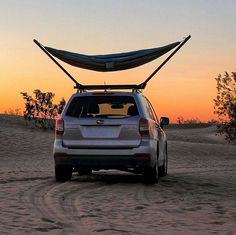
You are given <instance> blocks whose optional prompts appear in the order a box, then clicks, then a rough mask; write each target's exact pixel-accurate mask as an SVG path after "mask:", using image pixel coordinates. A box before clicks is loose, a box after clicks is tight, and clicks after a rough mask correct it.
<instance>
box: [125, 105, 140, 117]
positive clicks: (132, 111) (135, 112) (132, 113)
mask: <svg viewBox="0 0 236 235" xmlns="http://www.w3.org/2000/svg"><path fill="white" fill-rule="evenodd" d="M127 114H128V115H129V116H136V115H138V110H137V107H136V106H134V105H132V106H130V107H129V108H128V113H127Z"/></svg>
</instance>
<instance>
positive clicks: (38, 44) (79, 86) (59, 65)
mask: <svg viewBox="0 0 236 235" xmlns="http://www.w3.org/2000/svg"><path fill="white" fill-rule="evenodd" d="M34 43H35V44H36V45H37V46H38V47H39V48H40V49H42V50H43V51H44V52H45V54H46V55H47V56H48V57H49V58H50V59H51V60H52V61H53V62H54V63H55V64H56V65H57V66H58V67H59V68H60V69H61V70H62V71H63V72H64V73H65V74H66V75H67V76H68V77H69V78H70V79H71V80H72V81H73V82H74V83H75V86H76V87H77V88H78V89H82V88H83V85H81V84H80V83H78V82H77V81H76V80H75V78H73V77H72V75H71V74H70V73H69V72H67V71H66V70H65V68H64V67H62V65H61V64H59V63H58V62H57V61H56V60H55V59H54V58H53V57H52V56H51V55H50V54H49V52H47V50H46V49H45V48H44V46H43V45H42V44H41V43H39V42H38V41H37V40H36V39H34Z"/></svg>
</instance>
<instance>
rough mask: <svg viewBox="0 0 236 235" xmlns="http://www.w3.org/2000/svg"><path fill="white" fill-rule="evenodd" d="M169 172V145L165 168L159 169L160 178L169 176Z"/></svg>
mask: <svg viewBox="0 0 236 235" xmlns="http://www.w3.org/2000/svg"><path fill="white" fill-rule="evenodd" d="M167 172H168V154H167V145H166V155H165V159H164V164H163V166H160V167H159V176H160V177H164V176H166V175H167Z"/></svg>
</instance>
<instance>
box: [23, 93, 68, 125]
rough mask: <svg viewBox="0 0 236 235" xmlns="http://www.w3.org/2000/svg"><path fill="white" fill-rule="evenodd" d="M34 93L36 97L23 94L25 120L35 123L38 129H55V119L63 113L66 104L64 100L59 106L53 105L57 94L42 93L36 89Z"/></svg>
mask: <svg viewBox="0 0 236 235" xmlns="http://www.w3.org/2000/svg"><path fill="white" fill-rule="evenodd" d="M33 93H34V97H32V96H30V95H28V93H27V92H21V95H22V96H23V99H25V110H24V112H23V114H24V118H25V119H26V120H27V121H28V122H33V124H34V125H35V126H36V127H39V128H42V129H54V126H55V118H57V117H58V115H59V114H60V113H61V112H62V110H63V108H64V106H65V103H66V102H65V100H64V98H62V100H61V101H60V102H59V104H53V98H54V96H55V94H53V93H52V92H42V91H40V90H38V89H36V90H34V92H33Z"/></svg>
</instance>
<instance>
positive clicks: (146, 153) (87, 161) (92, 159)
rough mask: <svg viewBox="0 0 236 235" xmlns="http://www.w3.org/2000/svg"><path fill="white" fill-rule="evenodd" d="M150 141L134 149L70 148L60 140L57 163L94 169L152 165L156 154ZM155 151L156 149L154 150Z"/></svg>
mask: <svg viewBox="0 0 236 235" xmlns="http://www.w3.org/2000/svg"><path fill="white" fill-rule="evenodd" d="M149 144H150V141H147V142H145V141H144V142H143V143H142V145H140V146H139V147H137V148H132V149H68V148H65V147H63V146H62V142H61V141H60V140H55V142H54V152H53V155H54V161H55V165H68V166H71V167H75V168H79V167H87V168H92V169H127V168H135V169H139V168H145V167H148V166H152V165H153V162H154V159H155V156H154V155H153V151H151V150H152V148H150V146H149ZM154 152H155V151H154Z"/></svg>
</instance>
